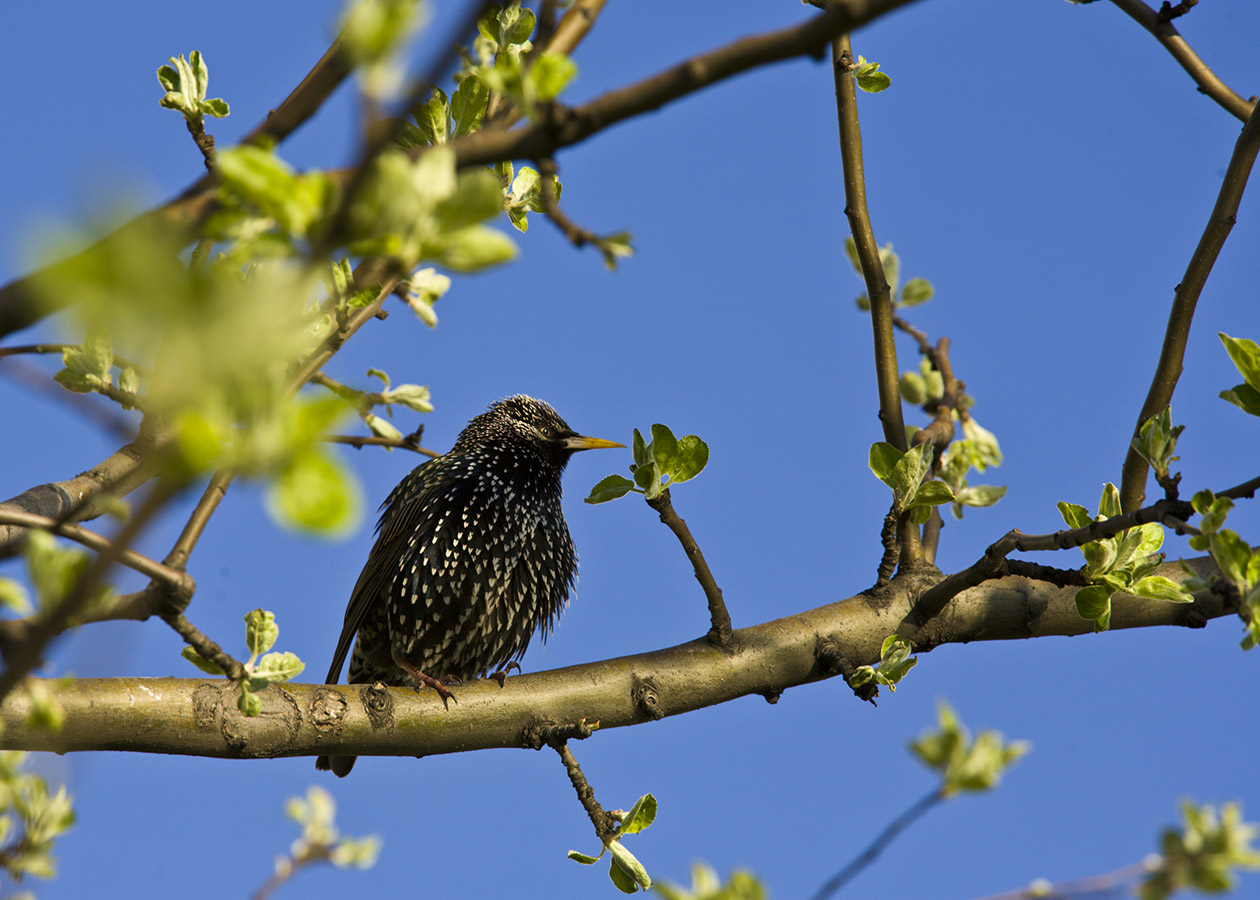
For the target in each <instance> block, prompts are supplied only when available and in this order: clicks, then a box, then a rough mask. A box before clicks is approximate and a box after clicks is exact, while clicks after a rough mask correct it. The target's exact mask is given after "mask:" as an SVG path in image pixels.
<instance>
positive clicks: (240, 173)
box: [217, 144, 336, 237]
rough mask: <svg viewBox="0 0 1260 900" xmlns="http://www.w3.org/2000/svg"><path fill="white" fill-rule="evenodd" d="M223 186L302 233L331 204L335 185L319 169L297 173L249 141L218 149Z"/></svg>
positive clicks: (296, 231) (280, 222) (287, 229)
mask: <svg viewBox="0 0 1260 900" xmlns="http://www.w3.org/2000/svg"><path fill="white" fill-rule="evenodd" d="M217 170H218V174H219V180H220V182H221V184H222V185H223V187H224V188H225V189H226V190H228V191H229V192H231V193H232V194H235V195H236V196H238V197H240V198H241V199H243V200H245V201H246V202H248V203H249V204H251V205H252V206H254V207H256V208H257V209H259V210H261V211H262V212H263V213H265V214H267V215H268V216H270V217H271V218H273V219H275V220H276V221H277V222H278V223H279V225H280V227H281V228H283V229H284V230H285V231H286V232H288V233H289V234H293V235H296V236H298V237H302V236H304V235H306V233H307V232H308V231H309V230H310V229H311V228H312V226H314V225H315V224H316V222H318V221H319V219H320V218H321V217H322V216H323V215H324V214H325V213H326V212H327V211H328V210H329V209H331V207H332V205H333V201H334V199H335V195H336V189H335V187H334V185H333V183H332V181H331V180H330V179H329V178H328V176H327V175H325V174H324V173H323V172H310V173H307V174H305V175H299V174H297V173H296V172H294V170H293V168H292V167H291V166H290V165H289V164H288V163H287V162H285V161H284V160H282V159H280V158H279V157H278V156H276V155H274V154H273V153H271V152H270V151H268V150H263V149H262V148H261V147H256V146H254V145H252V144H243V145H241V146H238V147H229V148H227V149H226V150H222V151H220V153H219V159H218V166H217Z"/></svg>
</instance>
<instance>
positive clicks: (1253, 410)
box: [1220, 384, 1260, 416]
mask: <svg viewBox="0 0 1260 900" xmlns="http://www.w3.org/2000/svg"><path fill="white" fill-rule="evenodd" d="M1220 397H1221V399H1222V400H1228V401H1229V402H1230V403H1232V404H1234V405H1235V406H1237V407H1238V408H1239V409H1241V410H1242V411H1243V412H1245V413H1247V414H1249V415H1253V416H1260V391H1258V390H1256V389H1255V388H1253V387H1252V386H1251V385H1249V384H1238V385H1235V386H1234V388H1233V389H1232V390H1228V391H1221V393H1220Z"/></svg>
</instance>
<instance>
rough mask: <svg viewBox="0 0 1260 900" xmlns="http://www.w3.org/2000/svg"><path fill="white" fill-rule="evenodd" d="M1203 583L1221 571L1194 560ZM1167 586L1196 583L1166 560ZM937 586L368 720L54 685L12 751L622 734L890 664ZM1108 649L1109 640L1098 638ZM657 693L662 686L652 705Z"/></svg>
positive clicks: (202, 688)
mask: <svg viewBox="0 0 1260 900" xmlns="http://www.w3.org/2000/svg"><path fill="white" fill-rule="evenodd" d="M1192 565H1193V566H1194V568H1195V569H1196V571H1197V572H1198V574H1199V575H1200V576H1201V577H1203V578H1205V579H1211V578H1213V577H1217V576H1219V572H1218V571H1217V570H1216V568H1215V566H1214V565H1213V564H1212V563H1211V561H1210V560H1208V559H1198V560H1193V561H1192ZM1159 574H1161V575H1164V576H1166V577H1168V578H1171V579H1173V580H1175V581H1178V582H1181V581H1184V580H1185V578H1186V576H1185V575H1184V573H1183V572H1182V571H1181V569H1180V567H1179V566H1178V565H1176V564H1173V563H1166V564H1165V565H1163V566H1161V567H1160V569H1159ZM926 586H928V583H926V582H923V581H922V580H920V579H918V578H916V577H905V576H903V577H901V578H899V579H897V580H895V581H894V582H893V583H892V584H891V585H889V586H888V587H887V588H885V589H883V590H879V591H873V592H868V593H866V594H861V595H858V596H856V597H851V598H849V599H847V600H842V601H840V602H837V603H832V604H830V605H828V606H823V607H820V608H818V609H813V610H809V611H806V612H802V613H799V614H797V615H794V616H790V617H788V618H784V619H778V620H775V621H773V622H766V623H764V624H762V625H756V626H753V627H751V628H743V629H739V630H737V631H735V632H734V639H735V647H736V650H735V652H733V653H727V652H723V651H721V650H719V649H718V648H716V647H714V646H712V645H711V644H710V643H709V642H708V641H707V640H705V639H703V638H701V639H698V640H694V641H691V642H689V643H686V644H681V645H679V646H677V647H671V648H668V649H665V650H658V651H656V652H653V653H644V654H640V655H637V656H626V657H621V658H619V659H609V660H603V661H601V662H593V663H588V664H586V665H582V666H574V667H571V668H567V669H557V670H554V671H550V672H539V673H535V674H528V675H517V676H516V677H514V678H511V679H509V680H508V682H507V685H506V687H503V688H500V687H499V685H498V684H496V683H495V682H493V681H478V682H474V683H472V684H467V685H465V686H464V687H463V688H462V689H461V690H460V695H459V703H458V704H452V705H451V708H450V709H449V710H444V709H443V708H442V704H441V700H440V699H439V698H438V697H437V695H436V694H434V693H433V692H429V691H426V692H424V693H417V692H415V691H414V690H411V689H409V688H390V689H388V696H389V697H390V699H391V701H392V712H390V714H389V715H385V716H382V714H381V712H380V710H379V709H373V710H372V711H371V714H370V715H369V711H368V709H367V708H366V707H365V706H364V703H363V701H362V699H361V697H360V690H359V686H354V685H351V686H346V685H336V686H330V685H315V684H286V685H276V686H273V687H272V688H269V689H268V690H266V691H264V692H262V693H261V694H260V695H259V696H260V698H261V699H262V702H263V712H262V715H260V716H258V717H257V718H252V719H246V718H244V717H243V716H241V715H240V713H239V712H237V709H236V698H237V687H236V685H235V684H233V683H231V682H228V681H225V680H223V679H171V678H153V679H142V678H110V679H80V680H76V681H72V682H70V683H68V684H65V685H61V684H59V683H58V682H57V681H54V680H48V681H46V682H44V686H45V687H46V689H47V690H48V692H49V693H50V694H52V695H53V696H54V697H56V699H57V700H58V701H59V702H60V703H61V704H62V706H63V707H64V708H65V711H66V722H65V727H64V728H63V729H62V730H61V731H60V732H59V733H50V732H48V731H46V730H42V729H39V728H35V727H32V726H31V725H30V724H29V722H28V715H29V712H30V699H29V697H27V696H26V693H25V692H23V691H16V692H14V693H13V694H12V695H10V696H9V697H8V698H7V699H6V700H5V701H4V703H3V705H0V720H2V721H3V723H4V729H3V732H0V746H3V747H5V748H11V749H25V750H54V751H57V752H68V751H77V750H128V751H134V752H147V753H179V754H187V755H197V756H214V757H237V758H257V757H280V756H314V755H318V754H327V753H333V754H347V755H348V754H354V755H359V756H388V755H399V756H415V755H431V754H439V753H459V752H464V751H467V750H478V749H484V748H490V747H535V746H537V745H536V743H535V742H534V736H535V732H536V730H537V729H536V727H535V726H536V723H537V722H539V721H550V722H578V721H581V720H583V719H586V720H587V721H594V720H598V721H599V723H600V728H601V729H608V728H619V727H623V726H626V725H634V724H638V723H641V722H646V721H650V720H652V719H655V718H661V717H664V716H673V715H679V714H682V713H686V712H690V711H692V710H695V709H699V708H702V707H706V706H712V705H715V704H718V703H725V702H728V701H730V700H734V699H736V698H738V697H745V696H748V695H751V694H757V695H762V696H765V695H773V694H776V693H779V692H781V691H783V690H786V689H788V688H791V687H795V686H797V685H801V684H806V683H809V682H812V681H818V680H821V679H823V678H825V677H830V676H831V675H832V674H834V670H827V671H824V670H823V669H822V667H821V666H820V665H819V662H818V657H817V646H818V639H819V638H826V639H827V640H829V641H831V642H833V643H834V644H835V645H836V648H837V649H838V651H839V652H840V653H841V654H842V655H843V656H844V657H845V658H846V659H847V660H849V661H851V662H852V663H853V664H854V665H862V664H872V663H875V662H877V661H878V659H879V651H880V644H881V643H882V641H883V639H884V638H885V637H886V636H887V635H888V634H891V633H892V632H894V631H896V630H897V627H898V625H899V624H900V623H901V621H902V619H903V618H904V617H905V616H906V615H907V614H908V613H909V612H910V609H911V606H912V594H914V593H917V592H919V591H920V590H921V589H922V588H923V587H926ZM1075 593H1076V589H1075V588H1074V587H1066V588H1065V587H1056V586H1053V585H1049V584H1046V583H1043V582H1038V581H1031V580H1029V579H1026V578H1021V577H1015V576H1011V577H1007V578H1003V579H1001V580H998V581H991V582H988V583H986V584H984V585H982V586H980V587H977V588H973V589H971V590H968V591H965V592H964V593H962V594H960V595H959V596H958V597H956V598H955V599H954V602H953V603H951V604H950V608H949V610H948V612H947V613H946V614H944V615H942V616H940V617H938V619H937V620H936V621H934V622H933V623H932V628H931V629H930V633H927V632H928V631H929V630H927V629H925V632H924V633H923V634H921V635H920V640H921V641H922V642H923V648H924V649H926V648H928V647H931V646H935V645H938V644H941V643H957V642H967V641H973V640H1013V639H1019V638H1030V637H1042V636H1046V635H1052V634H1057V635H1071V634H1085V633H1089V632H1092V631H1093V622H1092V621H1090V620H1088V619H1082V618H1081V617H1080V616H1079V615H1078V614H1077V612H1076V603H1075V600H1074V595H1075ZM1232 612H1233V609H1232V607H1230V606H1229V605H1228V604H1227V603H1226V601H1225V600H1223V599H1222V598H1221V597H1219V596H1217V595H1215V594H1210V593H1204V594H1203V595H1201V596H1200V597H1199V598H1198V599H1197V600H1196V601H1195V602H1194V603H1192V604H1176V603H1162V602H1159V601H1152V600H1146V601H1143V600H1138V599H1136V598H1130V597H1124V596H1117V597H1116V598H1115V599H1114V600H1113V609H1112V620H1111V627H1112V629H1113V630H1114V629H1120V628H1140V627H1152V626H1159V625H1183V626H1187V625H1188V626H1200V625H1202V624H1203V623H1204V622H1205V621H1207V620H1208V619H1212V618H1216V617H1218V616H1223V615H1227V614H1230V613H1232ZM1094 639H1095V640H1106V638H1105V637H1097V638H1094ZM644 685H650V686H651V692H650V696H651V698H652V702H651V704H650V705H648V704H645V702H644V698H645V697H646V696H647V695H648V693H647V692H645V691H644Z"/></svg>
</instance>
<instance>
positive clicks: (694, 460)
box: [669, 434, 709, 484]
mask: <svg viewBox="0 0 1260 900" xmlns="http://www.w3.org/2000/svg"><path fill="white" fill-rule="evenodd" d="M708 464H709V445H708V444H706V443H705V442H704V441H702V440H700V438H699V437H697V436H696V435H694V434H688V435H684V436H683V437H681V438H679V439H678V448H677V453H676V455H675V456H674V467H673V469H671V470H670V473H669V480H670V483H671V484H677V483H679V482H683V481H690V480H691V479H692V478H695V477H696V476H697V475H699V474H700V473H701V472H702V471H704V467H705V466H706V465H708Z"/></svg>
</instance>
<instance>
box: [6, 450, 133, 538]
mask: <svg viewBox="0 0 1260 900" xmlns="http://www.w3.org/2000/svg"><path fill="white" fill-rule="evenodd" d="M156 443H157V438H156V436H155V435H154V434H152V433H149V432H148V431H146V430H144V429H141V432H140V435H139V436H138V437H137V438H136V439H135V440H134V441H132V442H131V443H129V444H127V445H125V446H123V447H121V448H119V449H118V450H117V451H115V452H114V453H112V454H110V456H109V457H108V458H106V459H105V460H103V461H102V462H100V463H98V464H97V465H95V466H93V467H92V468H90V469H88V470H87V471H86V472H82V473H80V474H79V475H76V476H75V477H74V478H71V479H69V480H68V481H56V482H52V483H50V484H41V485H37V486H36V487H33V488H31V489H30V490H28V491H24V492H23V493H21V494H18V495H17V496H16V497H13V498H11V499H9V500H6V501H4V502H3V503H0V512H6V513H7V512H15V513H29V514H31V515H37V516H43V517H44V518H47V519H55V520H57V521H58V522H66V521H80V522H81V521H86V520H88V519H93V518H95V517H96V516H98V515H100V510H98V509H96V508H95V507H94V506H92V504H91V502H90V500H91V497H92V495H93V494H97V493H108V494H111V495H112V496H115V497H121V496H124V495H126V494H129V493H130V492H131V491H133V490H135V489H136V488H138V487H139V486H140V485H142V484H144V482H145V481H146V480H147V479H148V477H149V476H148V475H147V474H145V473H144V471H143V465H144V461H145V460H146V459H147V458H148V456H149V455H150V454H151V453H152V451H153V449H154V447H155V445H156ZM25 537H26V529H25V528H23V527H21V526H17V525H0V557H5V556H12V555H13V554H14V553H15V552H17V547H18V544H19V543H20V542H21V541H22V540H23V539H25Z"/></svg>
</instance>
